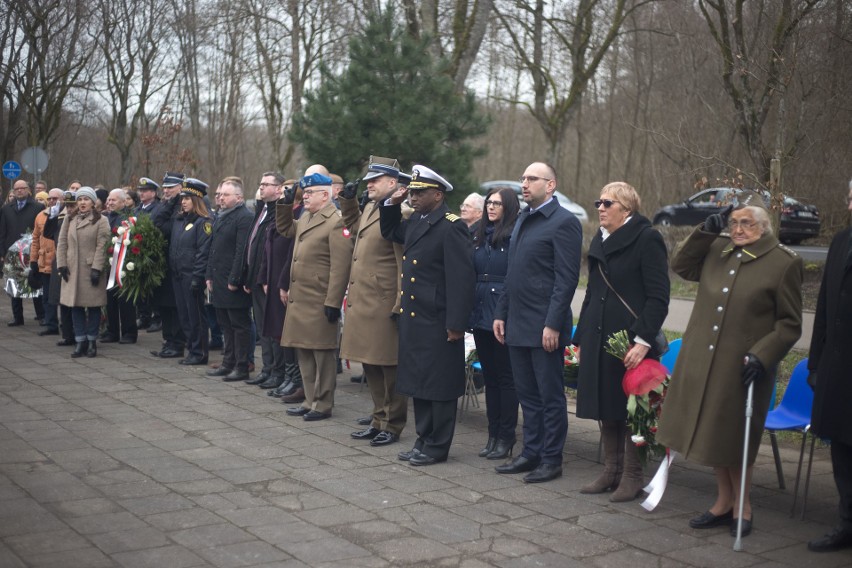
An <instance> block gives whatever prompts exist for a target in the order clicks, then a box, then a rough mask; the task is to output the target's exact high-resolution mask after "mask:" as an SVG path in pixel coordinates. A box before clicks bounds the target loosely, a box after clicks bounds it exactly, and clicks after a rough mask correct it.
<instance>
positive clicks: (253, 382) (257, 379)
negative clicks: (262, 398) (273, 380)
mask: <svg viewBox="0 0 852 568" xmlns="http://www.w3.org/2000/svg"><path fill="white" fill-rule="evenodd" d="M268 378H269V373H267V372H266V371H261V372H260V373H258V374H257V376H256V377H255V378H253V379H249V380H247V381H246V384H247V385H259V384H260V383H262V382H264V381H266V379H268Z"/></svg>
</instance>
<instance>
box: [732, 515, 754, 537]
mask: <svg viewBox="0 0 852 568" xmlns="http://www.w3.org/2000/svg"><path fill="white" fill-rule="evenodd" d="M752 520H754V519H743V532H742V534H741V535H740V536H748V535H750V534H751V521H752ZM738 521H739V519H731V536H732V537H734V538H736V537H737V523H738Z"/></svg>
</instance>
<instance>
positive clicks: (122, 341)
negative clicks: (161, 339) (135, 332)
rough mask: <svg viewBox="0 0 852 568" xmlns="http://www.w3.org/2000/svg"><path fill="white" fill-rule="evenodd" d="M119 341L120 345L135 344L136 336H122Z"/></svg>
mask: <svg viewBox="0 0 852 568" xmlns="http://www.w3.org/2000/svg"><path fill="white" fill-rule="evenodd" d="M118 343H119V344H120V345H133V344H134V343H136V338H135V337H131V336H126V337H122V338H121V339H119V340H118Z"/></svg>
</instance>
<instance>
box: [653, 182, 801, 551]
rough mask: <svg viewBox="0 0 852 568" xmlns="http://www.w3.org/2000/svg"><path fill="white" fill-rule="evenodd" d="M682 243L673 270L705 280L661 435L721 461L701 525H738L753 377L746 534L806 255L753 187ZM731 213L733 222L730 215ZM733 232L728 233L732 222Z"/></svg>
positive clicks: (701, 458)
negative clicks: (781, 237) (775, 228)
mask: <svg viewBox="0 0 852 568" xmlns="http://www.w3.org/2000/svg"><path fill="white" fill-rule="evenodd" d="M731 209H733V206H730V207H728V208H726V209H725V210H724V211H723V212H722V213H721V214H720V213H717V214H714V215H711V216H710V217H709V218H708V219H707V221H705V222H704V224H703V225H700V226H698V227H697V228H696V229H695V230H694V231H693V233H692V234H691V235H690V236H689V237H687V239H686V240H685V241H684V242H682V243H681V244H680V245H679V248H678V250H677V251H676V252H675V254H674V256H673V258H672V262H671V267H672V270H673V271H674V272H675V273H677V274H679V275H680V276H681V277H683V278H684V279H686V280H692V281H697V282H698V294H697V296H696V300H695V307H694V308H693V310H692V315H691V317H690V319H689V324H688V325H687V328H686V333H685V334H684V339H683V347H682V349H681V352H680V354H679V356H678V359H677V364H676V365H675V368H674V373H673V375H672V381H671V386H670V387H669V391H668V395H667V397H666V401H665V404H664V406H663V412H662V416H661V419H660V427H659V431H658V433H657V440H658V441H659V442H660V443H662V444H665V445H666V446H668V447H670V448H671V449H672V450H675V451H678V452H680V453H681V454H682V455H683V456H684V457H685V458H686V459H688V460H692V461H695V462H698V463H700V464H703V465H707V466H711V467H713V468H714V469H715V475H716V483H717V489H718V495H717V497H716V502H715V503H714V504H713V506H712V507H711V508H710V509H709V510H708V511H707V512H705V513H704V514H702V515H700V516H699V517H696V518H694V519H692V520H691V521H690V526H691V527H692V528H695V529H702V528H711V527H716V526H723V525H725V526H727V525H731V526H732V529H731V533H732V535H733V536H735V535H736V519H734V514H733V512H734V511H735V510H737V507H738V505H739V499H740V495H739V490H740V477H741V468H742V455H743V448H742V443H743V440H744V437H745V418H744V413H745V400H746V394H747V391H748V389H747V385H748V384H750V383H751V382H754V413H753V418H752V425H751V435H750V438H749V454H748V465H749V468H748V470H747V471H748V472H747V479H746V491H745V493H744V494H743V495H742V499H743V504H744V509H743V536H745V535H747V534H748V533H750V532H751V521H752V511H751V503H750V501H749V493H748V491H749V483H748V481H749V480H750V478H751V466H752V465H753V464H754V460H755V457H756V456H757V449H758V446H759V445H760V437H761V434H762V433H763V424H764V422H765V421H766V414H767V412H768V411H769V402H770V400H769V399H770V396H771V393H772V386H773V381H774V376H775V369H776V367H777V366H778V363H779V361H781V359H782V358H783V357H784V355H785V354H786V353H787V351H789V350H790V348H791V347H792V346H793V344H794V343H795V342H796V340H797V339H798V338H799V336H800V335H801V331H802V291H801V290H802V272H803V266H802V259H801V258H799V257H798V255H796V253H795V252H793V251H792V250H790V249H788V248H787V247H785V246H783V245H781V244H780V243H779V242H778V239H777V238H775V236H774V235H773V234H772V228H771V225H770V223H769V215H768V212H767V210H766V208H765V205H764V203H763V199H762V198H761V197H760V196H759V195H758V194H756V193H754V192H750V191H748V192H744V193H743V194H742V195H741V196H740V197H739V200H738V202H737V204H736V209H735V210H733V212H731ZM727 215H730V217H731V219H730V222H728V220H727V218H726V217H727ZM726 225H728V226H730V235H720V233H721V230H722V228H723V227H724V226H726Z"/></svg>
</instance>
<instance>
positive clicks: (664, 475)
mask: <svg viewBox="0 0 852 568" xmlns="http://www.w3.org/2000/svg"><path fill="white" fill-rule="evenodd" d="M676 456H677V452H673V451H671V450H670V449H668V448H666V457H664V458H663V461H662V462H661V463H660V467H659V469H657V473H656V475H654V479H652V480H651V483H649V484H648V485H646V486H645V488H644V489H643V491H645V492H646V493H648V498H647V499H645V500H644V501H642V507H643V508H644V509H645V510H646V511H653V510H654V509H655V508H656V507H657V505H659V504H660V499H662V498H663V493H665V492H666V485H668V482H669V468H670V467H671V466H672V462H674V459H675V457H676Z"/></svg>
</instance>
